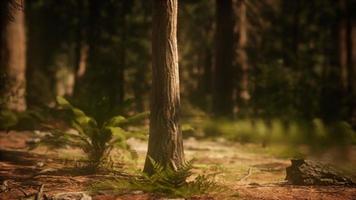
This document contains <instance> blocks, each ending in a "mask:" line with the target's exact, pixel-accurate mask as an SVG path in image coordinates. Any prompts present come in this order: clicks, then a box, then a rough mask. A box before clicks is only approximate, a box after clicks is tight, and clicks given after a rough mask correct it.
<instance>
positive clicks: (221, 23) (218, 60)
mask: <svg viewBox="0 0 356 200" xmlns="http://www.w3.org/2000/svg"><path fill="white" fill-rule="evenodd" d="M232 17H233V12H232V0H224V1H222V0H216V49H215V66H214V75H215V77H214V86H213V88H214V89H213V108H212V111H213V113H214V114H215V115H216V116H225V117H231V116H232V114H233V88H234V87H233V85H234V84H233V74H234V70H233V64H232V62H233V51H234V50H233V19H232Z"/></svg>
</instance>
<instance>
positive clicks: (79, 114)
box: [33, 97, 147, 172]
mask: <svg viewBox="0 0 356 200" xmlns="http://www.w3.org/2000/svg"><path fill="white" fill-rule="evenodd" d="M57 104H58V109H59V111H62V112H64V115H63V116H64V118H65V120H66V121H67V122H68V124H69V126H70V127H69V128H57V127H55V126H52V125H49V124H46V125H43V126H44V127H45V128H46V129H48V130H49V134H46V135H44V136H43V137H41V138H40V142H39V143H36V144H35V146H33V148H35V147H37V146H39V145H46V146H49V147H50V148H62V147H66V146H69V147H71V148H79V149H81V150H82V151H83V152H84V153H85V156H86V160H85V162H83V163H86V164H85V166H83V167H85V168H86V169H87V170H88V171H89V172H96V171H97V170H98V169H100V168H105V167H107V166H112V165H113V161H112V159H111V156H110V154H111V152H112V150H113V149H114V148H119V149H122V150H127V151H130V149H129V146H128V145H127V143H126V139H127V138H128V137H132V136H134V135H141V134H142V135H144V134H143V133H141V132H138V131H135V132H134V131H130V130H128V129H124V127H126V126H127V125H128V124H132V123H134V122H137V121H139V120H142V119H144V118H146V116H147V113H140V114H137V115H135V116H132V117H129V118H125V117H123V116H115V117H112V118H111V119H109V120H107V121H105V122H104V123H102V124H99V123H98V122H97V120H95V119H94V118H92V117H90V116H88V115H86V114H85V113H84V112H83V111H82V110H80V109H79V108H76V107H74V106H73V105H72V104H70V103H69V102H68V101H67V100H66V99H64V98H62V97H58V98H57Z"/></svg>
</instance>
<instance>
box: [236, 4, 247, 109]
mask: <svg viewBox="0 0 356 200" xmlns="http://www.w3.org/2000/svg"><path fill="white" fill-rule="evenodd" d="M234 14H235V16H236V17H235V18H236V21H235V25H234V27H235V29H234V32H235V36H236V38H235V41H236V42H235V44H236V46H235V56H236V59H235V64H236V65H237V66H238V72H239V73H241V74H240V76H238V77H240V79H239V84H238V85H239V87H237V88H236V89H237V91H238V92H235V94H237V95H238V96H237V97H236V99H238V102H239V104H240V105H239V106H240V107H241V108H246V107H247V104H248V102H249V100H250V92H249V90H248V83H249V66H248V56H247V52H246V47H247V41H248V36H247V23H248V22H247V13H246V0H234Z"/></svg>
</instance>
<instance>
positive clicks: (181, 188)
mask: <svg viewBox="0 0 356 200" xmlns="http://www.w3.org/2000/svg"><path fill="white" fill-rule="evenodd" d="M150 161H151V163H152V166H153V168H154V172H155V173H154V174H153V175H152V176H149V175H147V174H145V173H141V175H140V176H137V177H133V178H130V179H120V178H115V179H114V180H105V181H102V182H99V183H97V184H95V185H93V187H92V189H93V190H95V191H100V190H112V191H114V192H117V193H124V192H127V191H143V192H147V193H154V194H158V195H163V196H169V197H183V198H188V197H193V196H201V195H209V194H213V193H218V192H222V191H224V190H226V188H225V187H223V186H221V185H219V184H218V183H216V182H215V181H213V180H211V178H212V177H211V176H206V175H198V176H197V177H195V179H194V180H192V181H187V179H188V178H189V177H190V176H192V175H193V173H192V169H193V161H192V160H191V161H188V162H186V163H185V164H184V165H183V166H181V167H180V168H179V169H178V170H173V169H172V168H170V167H163V166H162V165H161V164H160V163H158V162H155V161H154V160H153V159H150Z"/></svg>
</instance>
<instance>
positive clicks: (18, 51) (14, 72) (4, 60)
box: [0, 0, 26, 111]
mask: <svg viewBox="0 0 356 200" xmlns="http://www.w3.org/2000/svg"><path fill="white" fill-rule="evenodd" d="M22 3H23V2H22V1H19V0H14V1H8V0H7V1H3V3H2V4H3V5H1V6H4V7H2V8H1V11H4V13H2V14H1V15H5V17H3V16H2V19H1V21H2V22H1V27H0V28H1V30H0V31H1V35H0V36H1V38H0V40H1V44H0V45H1V47H0V49H1V50H0V51H1V52H0V54H1V56H0V67H1V75H2V76H4V84H5V86H4V88H2V91H1V93H2V94H1V97H2V98H4V99H2V100H4V102H3V104H4V105H3V106H4V107H5V108H7V109H10V110H14V111H24V110H26V100H25V99H26V98H25V92H26V78H25V72H26V36H25V16H24V7H23V6H24V5H22ZM9 16H10V17H9Z"/></svg>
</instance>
